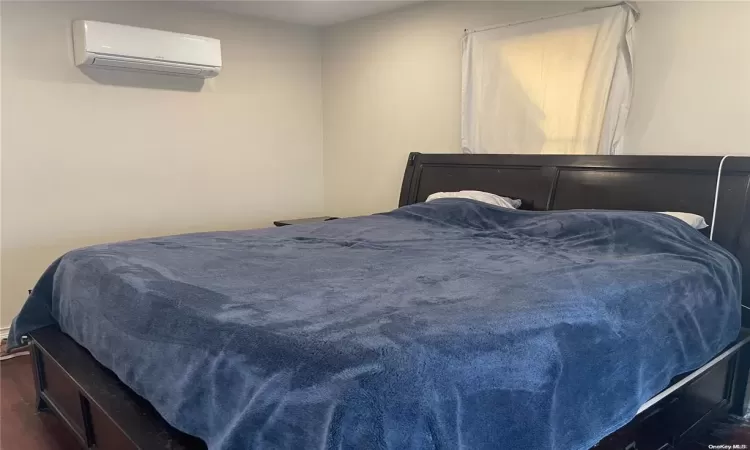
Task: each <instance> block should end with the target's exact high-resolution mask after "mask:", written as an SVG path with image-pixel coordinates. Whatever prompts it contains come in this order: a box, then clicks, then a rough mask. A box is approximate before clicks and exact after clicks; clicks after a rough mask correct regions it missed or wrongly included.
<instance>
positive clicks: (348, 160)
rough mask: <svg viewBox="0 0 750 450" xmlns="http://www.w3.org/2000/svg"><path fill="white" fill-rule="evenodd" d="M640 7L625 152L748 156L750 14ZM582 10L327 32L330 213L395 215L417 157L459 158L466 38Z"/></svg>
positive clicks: (693, 6) (518, 6)
mask: <svg viewBox="0 0 750 450" xmlns="http://www.w3.org/2000/svg"><path fill="white" fill-rule="evenodd" d="M588 4H590V3H588ZM640 6H641V11H642V17H641V21H640V22H639V23H638V25H637V42H636V48H635V55H636V56H635V57H636V61H635V79H636V85H635V98H634V100H633V105H632V112H631V120H630V122H629V126H628V129H627V139H628V140H627V141H626V147H627V149H628V152H630V153H652V154H657V153H673V154H679V153H692V154H725V153H745V154H747V153H750V145H748V143H747V142H748V139H747V134H746V133H747V127H748V124H750V82H748V80H750V58H748V55H750V28H749V27H747V24H748V23H750V3H742V2H736V3H690V2H666V3H653V2H642V3H641V4H640ZM579 7H580V4H574V3H567V2H551V3H542V2H522V3H508V2H435V3H429V4H423V5H417V6H413V7H410V8H407V9H403V10H400V11H396V12H393V13H387V14H383V15H380V16H376V17H371V18H366V19H361V20H358V21H354V22H349V23H345V24H342V25H339V26H335V27H332V28H329V29H327V30H325V32H324V36H323V97H324V106H323V110H324V114H323V121H324V142H325V178H324V179H325V209H326V213H327V214H331V215H354V214H366V213H371V212H375V211H384V210H389V209H392V208H394V207H396V205H397V202H398V192H399V189H400V182H401V177H402V175H403V169H404V165H405V162H406V156H407V154H408V153H409V152H410V151H417V152H425V153H426V152H433V153H435V152H446V153H450V152H457V151H459V150H460V145H459V143H460V139H459V137H460V102H461V97H460V86H461V84H460V80H461V59H460V58H461V37H462V35H463V30H464V28H478V27H481V26H486V25H491V24H498V23H508V22H514V21H518V20H523V19H527V18H534V17H541V16H546V15H550V14H555V13H558V12H562V11H570V10H575V9H577V8H579Z"/></svg>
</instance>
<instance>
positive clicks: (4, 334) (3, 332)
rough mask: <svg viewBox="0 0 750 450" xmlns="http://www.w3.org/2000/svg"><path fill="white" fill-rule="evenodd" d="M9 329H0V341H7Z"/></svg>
mask: <svg viewBox="0 0 750 450" xmlns="http://www.w3.org/2000/svg"><path fill="white" fill-rule="evenodd" d="M9 332H10V327H0V339H8V333H9Z"/></svg>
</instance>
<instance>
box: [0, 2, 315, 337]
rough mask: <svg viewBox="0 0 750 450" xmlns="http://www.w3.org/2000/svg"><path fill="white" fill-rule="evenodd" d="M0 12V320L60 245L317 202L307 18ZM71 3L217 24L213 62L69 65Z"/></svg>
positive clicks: (261, 220)
mask: <svg viewBox="0 0 750 450" xmlns="http://www.w3.org/2000/svg"><path fill="white" fill-rule="evenodd" d="M1 14H2V27H1V29H2V120H3V122H2V213H3V214H2V269H3V272H2V297H1V298H2V305H1V308H0V326H6V325H8V324H9V323H10V320H11V319H12V317H13V316H14V315H15V313H16V312H17V311H18V308H19V307H20V305H21V303H22V302H23V301H24V300H25V296H26V290H27V289H29V288H31V287H32V286H33V284H34V282H35V281H36V280H37V278H38V277H39V275H40V274H41V273H42V271H43V270H44V269H45V268H46V266H47V265H48V264H49V263H51V262H52V261H53V260H54V259H55V258H57V257H58V256H59V255H61V254H62V253H64V252H65V251H67V250H69V249H72V248H75V247H80V246H84V245H89V244H94V243H99V242H105V241H112V240H120V239H129V238H136V237H144V236H149V235H160V234H174V233H183V232H189V231H196V230H214V229H235V228H252V227H259V226H268V225H270V223H271V221H272V220H273V219H278V218H288V217H302V216H310V215H320V214H321V213H322V212H323V179H322V176H323V167H322V161H323V155H322V133H321V131H322V126H321V120H322V118H321V66H320V61H321V59H320V42H319V35H318V32H317V31H316V30H313V29H310V28H306V27H299V26H293V25H283V24H279V23H275V22H270V21H261V20H253V19H249V18H239V17H238V18H234V17H232V16H229V15H223V14H219V13H211V12H204V11H200V10H198V9H195V7H194V6H193V5H191V4H190V3H189V2H186V3H182V2H180V3H177V2H166V3H163V4H161V3H156V2H81V3H69V2H53V3H39V2H24V3H23V4H21V3H8V2H3V3H2V13H1ZM78 18H85V19H93V20H102V21H110V22H116V23H123V24H128V25H137V26H144V27H150V28H159V29H166V30H170V31H177V32H185V33H192V34H198V35H206V36H211V37H215V38H219V39H221V44H222V50H223V55H222V56H223V59H224V69H223V71H222V73H221V75H220V76H219V77H218V78H216V79H214V80H209V81H207V82H206V83H205V85H203V86H199V85H196V84H195V83H193V82H188V81H186V80H187V79H180V78H173V77H166V76H159V75H144V74H132V73H131V74H128V73H125V72H106V73H105V72H99V73H94V72H91V73H90V74H89V75H87V74H84V73H82V72H81V71H79V70H78V69H77V68H76V67H75V66H74V65H73V63H72V53H71V48H70V22H71V21H72V20H73V19H78ZM92 78H94V79H92ZM196 89H200V90H199V91H196Z"/></svg>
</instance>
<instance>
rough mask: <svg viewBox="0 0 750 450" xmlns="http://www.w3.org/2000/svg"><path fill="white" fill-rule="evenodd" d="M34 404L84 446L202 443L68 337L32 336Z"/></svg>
mask: <svg viewBox="0 0 750 450" xmlns="http://www.w3.org/2000/svg"><path fill="white" fill-rule="evenodd" d="M31 344H32V346H31V349H32V356H33V368H34V379H35V383H36V390H37V399H38V401H37V405H38V408H39V409H40V410H41V411H50V412H53V413H55V414H56V415H57V416H58V417H60V419H62V421H63V422H64V423H65V424H66V425H67V427H68V428H69V429H70V430H71V431H72V432H73V434H74V435H75V436H76V437H77V438H78V440H79V441H80V443H81V445H82V446H83V447H84V448H90V449H105V450H109V449H113V450H131V449H143V450H157V449H169V450H188V449H190V450H194V449H195V450H197V449H205V448H206V444H205V443H204V442H203V441H201V440H200V439H197V438H195V437H192V436H189V435H187V434H184V433H181V432H179V431H178V430H176V429H174V428H173V427H171V426H170V425H169V424H168V423H167V422H166V421H164V419H162V418H161V416H159V414H158V413H157V412H156V411H155V410H154V408H153V407H152V406H151V405H150V404H149V403H148V402H146V401H145V400H143V399H142V398H141V397H139V396H138V395H136V394H135V393H134V392H133V391H132V390H130V389H129V388H128V387H127V386H125V385H124V384H123V383H122V382H120V381H119V380H118V379H117V377H116V376H115V375H114V374H113V373H112V372H110V371H109V370H107V369H106V368H104V367H103V366H102V365H101V364H99V363H98V362H96V361H95V360H94V358H93V357H92V356H91V355H90V354H89V353H88V352H87V351H86V350H85V349H84V348H83V347H81V346H79V345H78V344H76V343H75V342H74V341H73V340H72V339H71V338H70V337H68V336H67V335H65V334H63V333H62V332H60V331H59V330H58V329H56V328H53V327H47V328H43V329H41V330H38V331H35V332H33V333H31Z"/></svg>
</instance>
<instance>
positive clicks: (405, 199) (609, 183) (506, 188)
mask: <svg viewBox="0 0 750 450" xmlns="http://www.w3.org/2000/svg"><path fill="white" fill-rule="evenodd" d="M720 161H721V157H719V156H567V155H466V154H420V153H412V154H410V155H409V160H408V162H407V166H406V172H405V173H404V181H403V184H402V186H401V197H400V200H399V206H404V205H408V204H412V203H416V202H421V201H424V200H425V199H426V198H427V196H428V195H430V194H432V193H435V192H440V191H458V190H468V189H471V190H479V191H485V192H492V193H494V194H498V195H504V196H507V197H513V198H520V199H521V200H522V201H523V205H522V207H521V208H522V209H531V210H542V211H543V210H551V209H628V210H640V211H682V212H691V213H695V214H700V215H702V216H703V217H705V218H706V221H708V222H709V223H710V222H711V215H712V213H713V205H714V193H715V188H716V176H717V172H718V167H719V163H720ZM749 203H750V157H730V158H727V159H726V161H725V163H724V167H723V170H722V177H721V188H720V191H719V205H718V209H717V214H716V224H717V226H716V230H715V231H714V240H715V241H716V242H717V243H719V244H720V245H722V246H723V247H725V248H726V249H728V250H729V251H731V252H732V253H734V255H735V256H737V258H738V259H739V260H740V262H741V263H742V266H743V303H744V304H745V305H748V306H750V208H748V204H749ZM711 225H713V224H711ZM743 325H744V326H745V327H750V311H748V310H746V309H745V310H743Z"/></svg>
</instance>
